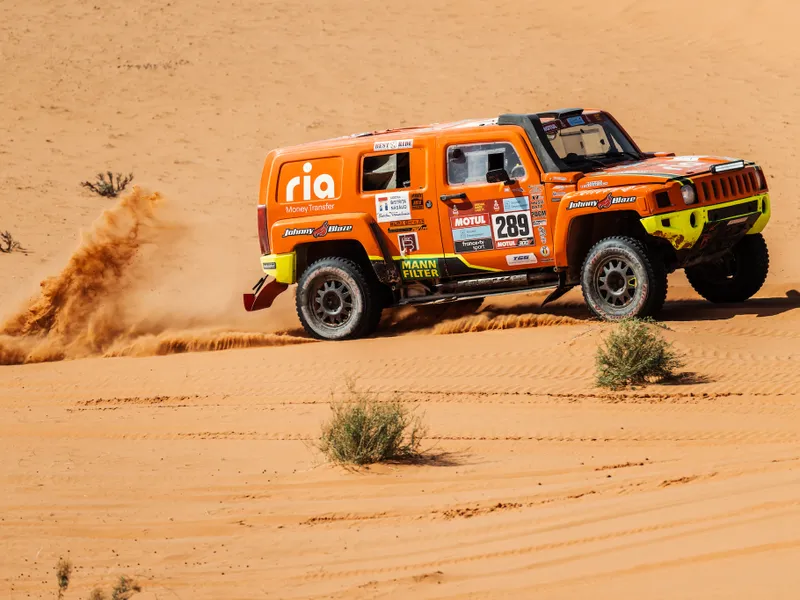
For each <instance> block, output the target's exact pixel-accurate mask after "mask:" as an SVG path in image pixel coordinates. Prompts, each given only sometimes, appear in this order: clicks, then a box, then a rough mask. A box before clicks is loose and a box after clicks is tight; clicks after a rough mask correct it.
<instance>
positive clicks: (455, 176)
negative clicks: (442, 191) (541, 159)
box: [447, 142, 525, 185]
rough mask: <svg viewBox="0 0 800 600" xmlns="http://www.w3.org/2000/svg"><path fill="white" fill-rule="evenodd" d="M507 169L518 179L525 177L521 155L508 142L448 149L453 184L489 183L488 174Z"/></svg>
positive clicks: (448, 169)
mask: <svg viewBox="0 0 800 600" xmlns="http://www.w3.org/2000/svg"><path fill="white" fill-rule="evenodd" d="M493 169H505V170H506V172H507V173H508V174H509V175H510V176H511V177H512V178H514V179H522V178H523V177H525V167H523V166H522V161H521V160H520V158H519V154H517V151H516V150H515V149H514V146H512V145H511V144H510V143H508V142H491V143H488V144H462V145H458V146H450V147H449V148H448V149H447V182H448V183H449V184H450V185H468V184H471V183H486V173H488V172H489V171H491V170H493Z"/></svg>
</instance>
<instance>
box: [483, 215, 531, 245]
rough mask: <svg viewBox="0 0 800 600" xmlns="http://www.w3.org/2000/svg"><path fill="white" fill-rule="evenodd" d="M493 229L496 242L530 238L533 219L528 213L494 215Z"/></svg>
mask: <svg viewBox="0 0 800 600" xmlns="http://www.w3.org/2000/svg"><path fill="white" fill-rule="evenodd" d="M492 227H493V228H494V239H496V240H516V239H519V238H525V237H530V235H531V217H530V215H529V214H528V212H527V211H520V212H510V213H499V214H495V215H492Z"/></svg>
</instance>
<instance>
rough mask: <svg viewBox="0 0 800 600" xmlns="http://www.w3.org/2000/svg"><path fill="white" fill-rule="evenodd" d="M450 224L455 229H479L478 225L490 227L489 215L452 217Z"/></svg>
mask: <svg viewBox="0 0 800 600" xmlns="http://www.w3.org/2000/svg"><path fill="white" fill-rule="evenodd" d="M450 224H451V225H452V226H453V229H459V228H461V227H477V226H478V225H488V224H489V215H487V214H486V213H478V214H474V215H464V216H459V217H450Z"/></svg>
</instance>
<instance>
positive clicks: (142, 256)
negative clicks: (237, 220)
mask: <svg viewBox="0 0 800 600" xmlns="http://www.w3.org/2000/svg"><path fill="white" fill-rule="evenodd" d="M166 204H167V203H166V202H165V200H164V199H163V198H162V197H161V196H160V195H159V194H158V193H146V192H144V191H142V190H140V189H138V188H134V191H133V192H131V193H130V194H128V195H126V196H125V197H123V198H122V199H121V200H119V201H118V203H117V204H116V205H115V206H113V207H112V208H110V209H108V210H106V211H104V212H103V213H102V215H101V216H100V217H99V218H98V219H97V220H96V221H95V222H94V223H93V224H92V226H91V228H90V229H89V231H87V232H86V233H84V234H83V236H82V239H81V241H80V244H79V246H78V248H77V250H76V251H75V252H74V253H73V254H72V255H71V256H70V257H69V259H68V261H67V264H66V266H65V267H64V268H63V269H62V270H61V272H60V273H58V274H57V275H55V276H53V277H49V278H47V279H45V280H44V281H42V282H41V284H40V288H41V289H40V291H39V294H38V296H36V297H34V298H32V299H31V300H29V301H28V302H27V304H26V305H24V306H23V307H22V309H21V310H19V311H18V312H17V313H16V314H14V315H13V316H11V317H10V318H8V319H6V321H5V322H4V323H3V324H2V325H1V326H0V364H2V365H9V364H22V363H35V362H49V361H57V360H65V359H74V358H83V357H90V356H149V355H162V354H174V353H179V352H198V351H204V350H223V349H231V348H249V347H257V346H277V345H287V344H294V343H303V342H307V341H309V340H308V339H306V338H303V337H299V336H295V335H289V334H287V333H280V332H276V333H263V332H248V331H231V330H230V329H227V328H226V327H225V323H224V322H219V321H220V318H219V317H220V314H219V312H209V313H208V314H205V315H204V314H202V311H200V312H197V311H195V312H194V313H192V312H191V311H188V310H183V307H182V306H180V304H179V303H178V305H177V306H176V307H175V308H174V309H170V308H169V307H164V306H161V307H159V308H158V310H154V307H153V306H152V305H151V306H147V304H148V303H147V302H143V299H145V298H147V292H148V291H149V290H151V289H152V288H153V287H154V286H155V287H157V286H158V284H159V280H163V278H165V277H169V273H170V270H171V268H172V264H171V262H170V261H169V260H166V261H164V260H162V261H159V260H158V258H159V256H162V255H164V254H168V252H169V249H170V247H174V246H175V245H176V244H178V243H179V241H180V240H181V238H182V236H185V235H186V234H187V226H186V224H185V223H184V224H182V223H181V222H180V221H179V220H178V219H176V218H174V217H170V213H169V210H166V209H168V206H167V205H166ZM153 265H157V266H158V267H159V268H155V267H154V266H153ZM150 304H152V303H150Z"/></svg>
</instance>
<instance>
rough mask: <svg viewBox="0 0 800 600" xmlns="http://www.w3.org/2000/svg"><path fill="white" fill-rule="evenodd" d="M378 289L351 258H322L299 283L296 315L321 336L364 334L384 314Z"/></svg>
mask: <svg viewBox="0 0 800 600" xmlns="http://www.w3.org/2000/svg"><path fill="white" fill-rule="evenodd" d="M375 292H376V290H375V289H374V288H373V286H372V285H371V283H370V281H369V280H368V279H367V277H366V276H365V275H364V272H363V271H362V269H361V267H359V266H358V265H357V264H356V263H355V262H353V261H352V260H349V259H347V258H341V257H330V258H322V259H320V260H318V261H316V262H314V263H313V264H311V265H310V266H309V267H308V269H306V271H305V272H304V273H303V275H302V277H300V281H298V282H297V295H296V305H297V316H298V317H299V318H300V322H301V323H302V324H303V327H304V328H305V330H306V331H307V332H308V333H309V334H310V335H312V336H313V337H315V338H318V339H322V340H344V339H352V338H359V337H363V336H365V335H369V334H370V333H372V332H373V331H374V330H375V328H376V327H377V325H378V321H379V320H380V317H381V308H382V307H381V303H380V300H379V298H378V296H377V294H376V293H375Z"/></svg>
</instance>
